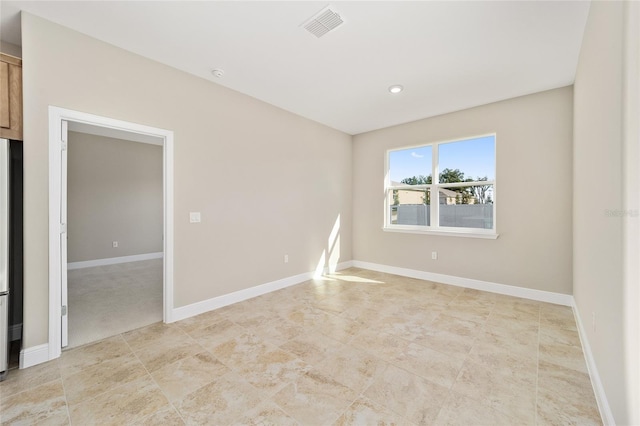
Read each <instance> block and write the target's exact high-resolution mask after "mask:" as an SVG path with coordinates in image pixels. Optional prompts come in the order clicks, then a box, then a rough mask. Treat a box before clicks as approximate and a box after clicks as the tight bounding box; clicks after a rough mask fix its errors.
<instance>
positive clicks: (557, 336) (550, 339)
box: [540, 327, 582, 347]
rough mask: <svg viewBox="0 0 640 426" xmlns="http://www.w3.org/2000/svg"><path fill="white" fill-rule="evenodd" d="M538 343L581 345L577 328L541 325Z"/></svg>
mask: <svg viewBox="0 0 640 426" xmlns="http://www.w3.org/2000/svg"><path fill="white" fill-rule="evenodd" d="M540 343H545V344H562V345H569V346H577V347H582V346H581V343H580V335H579V334H578V330H573V329H566V328H555V327H541V328H540Z"/></svg>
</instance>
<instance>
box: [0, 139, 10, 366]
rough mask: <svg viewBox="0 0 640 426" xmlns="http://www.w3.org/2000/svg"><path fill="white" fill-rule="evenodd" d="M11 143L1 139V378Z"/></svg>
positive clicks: (4, 360)
mask: <svg viewBox="0 0 640 426" xmlns="http://www.w3.org/2000/svg"><path fill="white" fill-rule="evenodd" d="M9 167H10V156H9V141H8V140H7V139H0V378H3V376H4V375H5V374H6V372H7V370H8V368H9V365H8V359H9V284H10V283H9V211H10V210H9V190H10V182H9V179H10V178H9V176H10V174H9Z"/></svg>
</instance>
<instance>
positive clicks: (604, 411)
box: [572, 300, 616, 426]
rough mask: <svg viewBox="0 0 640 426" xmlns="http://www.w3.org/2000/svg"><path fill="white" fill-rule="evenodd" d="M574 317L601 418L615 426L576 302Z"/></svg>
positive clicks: (606, 423) (609, 424)
mask: <svg viewBox="0 0 640 426" xmlns="http://www.w3.org/2000/svg"><path fill="white" fill-rule="evenodd" d="M572 307H573V315H574V316H575V318H576V324H577V326H578V334H579V335H580V343H581V344H582V352H583V353H584V358H585V361H586V363H587V370H588V371H589V377H591V385H592V386H593V393H594V394H595V396H596V402H597V403H598V409H599V410H600V417H602V421H603V422H604V424H605V425H608V426H615V424H616V421H615V419H614V418H613V412H612V411H611V406H610V405H609V401H608V399H607V395H606V394H605V392H604V386H603V385H602V380H600V374H599V373H598V368H597V367H596V361H595V359H594V358H593V353H592V352H591V346H590V345H589V339H587V333H586V330H585V328H584V323H583V322H582V318H581V317H580V312H579V311H578V308H577V307H576V304H575V300H574V302H573V306H572Z"/></svg>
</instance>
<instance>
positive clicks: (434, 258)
mask: <svg viewBox="0 0 640 426" xmlns="http://www.w3.org/2000/svg"><path fill="white" fill-rule="evenodd" d="M431 260H438V252H437V251H432V252H431Z"/></svg>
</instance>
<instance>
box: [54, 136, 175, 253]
mask: <svg viewBox="0 0 640 426" xmlns="http://www.w3.org/2000/svg"><path fill="white" fill-rule="evenodd" d="M67 154H68V156H67V158H68V162H67V164H68V166H67V170H68V175H67V180H68V184H67V188H68V189H67V235H68V240H67V241H68V250H67V253H68V254H67V258H68V261H69V262H80V261H85V260H95V259H105V258H110V257H120V256H130V255H134V254H146V253H157V252H161V251H162V250H163V247H162V234H163V226H162V225H163V208H162V198H163V194H162V146H159V145H152V144H147V143H139V142H132V141H125V140H122V139H113V138H108V137H104V136H96V135H89V134H86V133H76V132H69V140H68V150H67ZM113 241H118V247H117V248H114V247H113V246H112V242H113Z"/></svg>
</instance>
